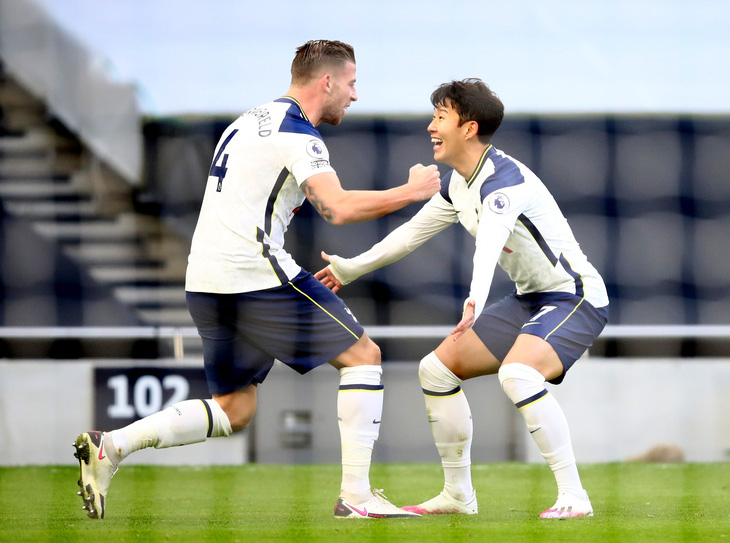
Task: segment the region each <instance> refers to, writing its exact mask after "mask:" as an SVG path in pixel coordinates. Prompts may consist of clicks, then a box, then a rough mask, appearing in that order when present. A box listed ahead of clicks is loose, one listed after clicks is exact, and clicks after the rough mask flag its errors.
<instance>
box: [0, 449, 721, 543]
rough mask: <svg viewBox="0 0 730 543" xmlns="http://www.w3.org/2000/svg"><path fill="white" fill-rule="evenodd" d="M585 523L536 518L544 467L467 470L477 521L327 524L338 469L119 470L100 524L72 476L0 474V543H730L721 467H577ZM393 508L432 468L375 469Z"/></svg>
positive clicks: (436, 479) (549, 491) (427, 483)
mask: <svg viewBox="0 0 730 543" xmlns="http://www.w3.org/2000/svg"><path fill="white" fill-rule="evenodd" d="M581 474H582V477H583V483H584V485H585V486H586V488H587V489H588V491H589V492H590V495H591V501H592V502H593V507H594V509H595V512H596V515H595V517H593V518H590V519H575V520H565V521H554V520H553V521H549V520H539V519H538V518H537V517H538V515H539V513H540V512H541V511H542V510H544V509H546V508H547V507H549V506H550V505H552V503H553V501H554V499H555V487H554V485H555V483H554V480H553V477H552V474H551V472H550V470H549V469H548V468H547V466H545V465H528V464H518V463H501V464H479V465H475V466H473V479H474V485H475V487H476V488H477V491H478V497H479V514H478V515H474V516H433V517H424V518H421V519H413V520H399V519H394V520H381V521H378V520H369V521H348V520H337V519H335V518H333V515H332V511H333V508H334V505H335V501H336V499H337V491H338V488H339V480H340V467H339V466H336V465H297V466H271V465H244V466H238V467H202V468H194V467H185V468H178V467H175V468H172V467H147V466H145V467H134V466H129V467H124V466H123V467H122V468H121V469H120V470H119V472H118V473H117V475H116V476H115V478H114V480H113V483H112V487H111V491H110V494H109V499H108V502H107V518H106V519H105V520H103V521H97V520H91V519H88V518H86V515H85V511H82V510H81V499H80V498H79V497H78V496H76V490H77V486H76V479H77V475H78V469H77V468H72V467H23V468H0V541H13V542H19V541H34V542H36V541H99V542H105V543H106V542H109V543H111V542H114V543H117V542H123V541H196V542H197V541H219V542H220V541H242V542H243V541H254V542H259V541H313V542H315V541H316V542H320V541H322V542H329V541H335V542H336V541H343V542H348V543H354V542H361V541H372V542H374V543H375V542H377V543H381V542H384V541H397V542H409V541H418V542H430V541H434V542H446V541H490V542H495V541H509V542H516V543H519V542H525V541H540V542H543V543H544V542H548V541H560V542H572V541H581V542H586V541H600V542H602V543H603V542H617V543H619V542H620V543H627V542H645V541H661V542H675V541H691V542H705V541H718V542H725V543H730V463H723V464H595V465H584V466H581ZM371 480H372V482H373V484H374V485H377V486H378V487H383V488H385V493H386V495H387V496H388V497H389V498H390V499H391V501H393V502H394V503H396V504H398V505H406V504H411V503H418V502H420V501H422V500H424V499H427V498H430V497H432V496H433V495H435V494H437V493H438V492H439V491H440V490H441V486H442V484H443V479H442V475H441V469H440V466H438V465H436V464H378V465H375V466H373V471H372V477H371Z"/></svg>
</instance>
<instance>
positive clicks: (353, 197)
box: [302, 164, 441, 225]
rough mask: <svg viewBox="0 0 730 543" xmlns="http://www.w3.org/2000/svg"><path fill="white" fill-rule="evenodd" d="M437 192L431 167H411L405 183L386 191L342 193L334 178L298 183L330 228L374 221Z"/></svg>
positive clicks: (437, 183) (315, 177) (330, 174)
mask: <svg viewBox="0 0 730 543" xmlns="http://www.w3.org/2000/svg"><path fill="white" fill-rule="evenodd" d="M440 188H441V181H440V179H439V172H438V169H437V168H436V165H435V164H432V165H431V166H423V165H421V164H416V165H415V166H413V167H411V169H410V171H409V176H408V182H407V183H404V184H403V185H400V186H398V187H394V188H392V189H387V190H345V189H343V188H342V185H341V184H340V180H339V178H338V177H337V174H335V173H333V172H326V173H320V174H316V175H313V176H311V177H309V178H308V179H307V180H306V181H304V182H303V183H302V189H303V190H304V194H305V195H306V196H307V199H308V200H309V201H310V202H311V204H312V205H313V206H314V208H315V209H316V210H317V212H318V213H319V214H320V215H321V216H322V217H323V218H324V219H325V220H326V221H327V222H329V223H331V224H338V225H339V224H349V223H355V222H363V221H369V220H371V219H377V218H378V217H382V216H383V215H387V214H388V213H392V212H393V211H398V210H399V209H401V208H403V207H405V206H407V205H408V204H412V203H413V202H420V201H422V200H427V199H429V198H430V197H431V196H433V195H434V194H436V193H437V192H438V190H439V189H440Z"/></svg>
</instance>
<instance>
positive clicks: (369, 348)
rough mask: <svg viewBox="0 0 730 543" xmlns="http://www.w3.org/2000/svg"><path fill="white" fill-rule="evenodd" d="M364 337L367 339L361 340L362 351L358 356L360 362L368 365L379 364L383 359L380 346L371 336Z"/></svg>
mask: <svg viewBox="0 0 730 543" xmlns="http://www.w3.org/2000/svg"><path fill="white" fill-rule="evenodd" d="M363 339H364V340H365V341H363V340H360V341H361V345H360V347H361V353H360V355H359V356H358V362H360V364H362V365H367V366H379V365H380V359H381V353H380V347H378V344H377V343H375V342H374V341H373V340H372V339H370V338H369V337H365V338H363Z"/></svg>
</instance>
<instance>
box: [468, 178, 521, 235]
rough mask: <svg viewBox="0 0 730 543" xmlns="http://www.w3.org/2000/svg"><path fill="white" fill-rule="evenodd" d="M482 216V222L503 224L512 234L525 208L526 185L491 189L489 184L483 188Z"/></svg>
mask: <svg viewBox="0 0 730 543" xmlns="http://www.w3.org/2000/svg"><path fill="white" fill-rule="evenodd" d="M480 195H481V199H482V215H481V217H480V219H479V220H480V221H485V222H489V223H493V224H501V225H502V226H504V227H506V228H507V229H509V231H510V232H512V231H513V230H514V229H515V224H516V223H517V219H518V218H519V216H520V214H521V213H522V211H523V209H524V207H525V197H526V195H525V193H524V185H520V186H514V187H501V188H496V189H494V190H492V189H491V187H490V184H489V183H485V184H484V185H482V188H481V194H480Z"/></svg>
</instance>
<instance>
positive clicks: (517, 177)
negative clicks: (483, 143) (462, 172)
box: [480, 147, 540, 196]
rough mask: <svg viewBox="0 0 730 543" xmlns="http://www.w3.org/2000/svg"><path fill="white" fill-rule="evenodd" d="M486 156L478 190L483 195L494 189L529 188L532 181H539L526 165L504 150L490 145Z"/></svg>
mask: <svg viewBox="0 0 730 543" xmlns="http://www.w3.org/2000/svg"><path fill="white" fill-rule="evenodd" d="M487 158H488V166H486V167H485V168H484V175H483V176H482V186H481V191H480V192H481V193H482V195H483V196H486V194H489V193H491V192H494V191H495V190H509V189H512V190H525V189H528V190H529V186H530V185H532V184H533V183H535V182H537V183H540V180H539V179H538V178H537V176H536V175H535V174H534V173H533V172H532V171H531V170H530V169H529V168H528V167H527V166H525V165H524V164H523V163H522V162H520V161H519V160H517V159H516V158H514V157H512V156H511V155H508V154H507V153H505V152H504V151H501V150H499V149H496V148H494V147H492V148H491V149H490V150H489V152H488V154H487Z"/></svg>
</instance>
